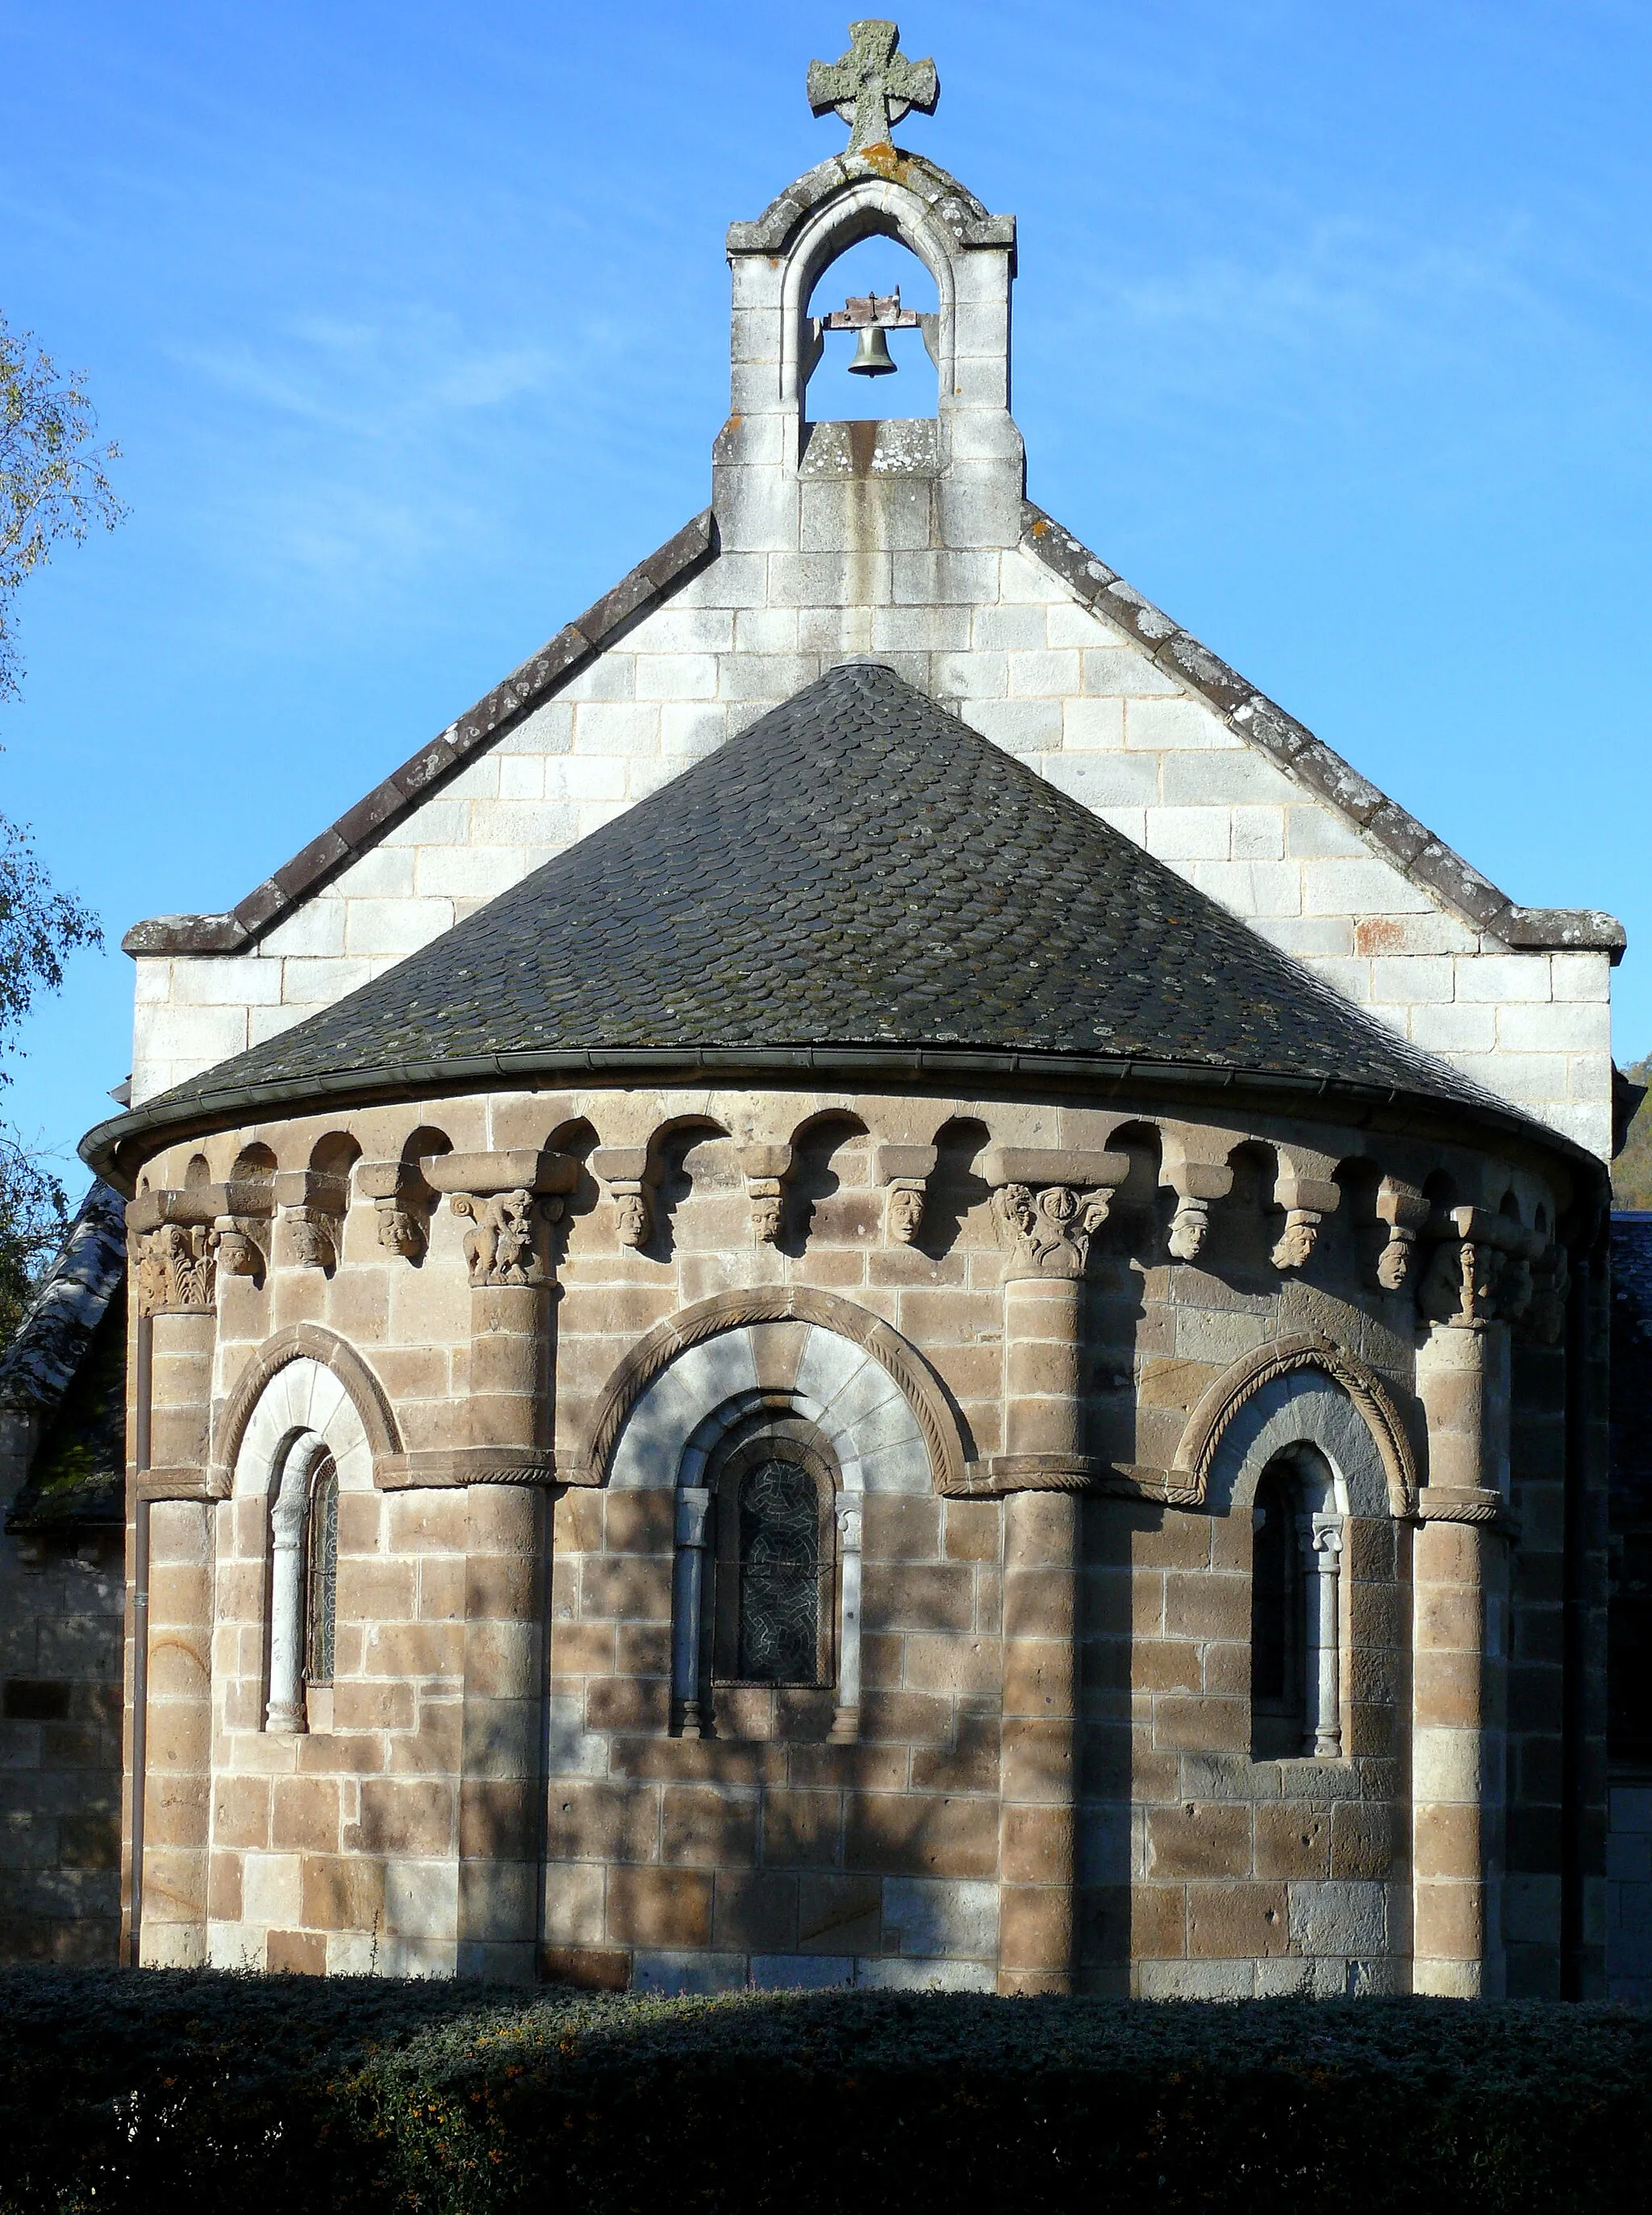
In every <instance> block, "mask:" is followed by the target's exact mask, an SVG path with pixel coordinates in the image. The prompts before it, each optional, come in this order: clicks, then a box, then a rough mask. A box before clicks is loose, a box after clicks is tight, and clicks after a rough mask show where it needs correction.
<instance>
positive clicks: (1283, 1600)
mask: <svg viewBox="0 0 1652 2215" xmlns="http://www.w3.org/2000/svg"><path fill="white" fill-rule="evenodd" d="M1251 1523H1252V1537H1251V1555H1250V1734H1251V1744H1250V1750H1251V1754H1252V1757H1253V1758H1255V1759H1256V1760H1259V1761H1262V1760H1280V1759H1284V1760H1290V1759H1293V1758H1300V1757H1303V1756H1307V1757H1310V1758H1318V1759H1321V1760H1323V1759H1326V1758H1335V1757H1337V1756H1339V1755H1340V1754H1341V1752H1342V1669H1341V1663H1340V1654H1339V1648H1340V1646H1341V1642H1342V1641H1341V1635H1340V1617H1341V1598H1340V1585H1341V1576H1340V1570H1341V1557H1342V1515H1341V1514H1340V1512H1338V1509H1337V1503H1336V1481H1335V1479H1334V1477H1333V1476H1332V1474H1331V1470H1330V1464H1329V1463H1327V1462H1326V1460H1325V1458H1324V1457H1323V1455H1322V1454H1321V1453H1319V1452H1318V1451H1317V1449H1316V1448H1314V1447H1313V1446H1311V1445H1306V1444H1302V1445H1295V1446H1292V1447H1289V1448H1287V1450H1286V1451H1284V1452H1282V1453H1280V1454H1277V1455H1275V1456H1274V1459H1273V1460H1272V1461H1270V1462H1269V1463H1268V1466H1267V1468H1266V1469H1265V1470H1263V1471H1262V1476H1261V1477H1260V1478H1259V1479H1258V1480H1257V1483H1256V1499H1255V1502H1254V1505H1253V1508H1252V1513H1251Z"/></svg>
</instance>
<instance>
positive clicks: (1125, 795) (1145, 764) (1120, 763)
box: [1038, 700, 1158, 814]
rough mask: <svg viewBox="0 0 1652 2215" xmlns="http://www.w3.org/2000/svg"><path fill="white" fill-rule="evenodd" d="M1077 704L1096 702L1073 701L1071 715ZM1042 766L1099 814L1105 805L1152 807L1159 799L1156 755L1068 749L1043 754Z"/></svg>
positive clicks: (1062, 787) (1051, 778)
mask: <svg viewBox="0 0 1652 2215" xmlns="http://www.w3.org/2000/svg"><path fill="white" fill-rule="evenodd" d="M1076 704H1078V705H1086V706H1090V705H1095V704H1096V703H1091V702H1085V703H1074V702H1073V701H1071V700H1069V701H1068V703H1067V709H1068V713H1069V715H1071V713H1072V709H1073V707H1074V706H1075V705H1076ZM1038 768H1039V770H1040V771H1041V774H1042V775H1043V776H1047V778H1048V779H1049V781H1050V782H1051V783H1052V784H1053V785H1055V786H1057V787H1058V788H1059V790H1061V791H1062V792H1067V793H1071V794H1072V797H1073V798H1074V799H1075V800H1081V801H1083V802H1084V806H1085V807H1089V808H1091V809H1093V810H1094V811H1095V812H1096V813H1097V814H1099V813H1101V811H1102V809H1103V808H1105V807H1139V808H1146V807H1151V806H1153V805H1154V804H1155V803H1156V802H1157V801H1158V758H1157V757H1156V756H1155V755H1152V754H1123V753H1116V754H1115V753H1082V754H1075V753H1072V752H1067V751H1064V752H1060V753H1055V754H1043V755H1041V756H1040V757H1039V761H1038Z"/></svg>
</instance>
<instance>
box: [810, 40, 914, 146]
mask: <svg viewBox="0 0 1652 2215" xmlns="http://www.w3.org/2000/svg"><path fill="white" fill-rule="evenodd" d="M899 46H900V26H899V24H896V23H888V22H885V21H882V20H881V18H877V17H874V18H871V19H869V21H866V22H863V23H851V25H850V27H849V52H847V53H846V54H844V56H843V57H842V58H840V59H839V60H838V61H835V62H811V63H810V64H809V65H808V104H809V106H810V107H812V108H813V109H814V113H815V114H817V115H824V114H826V110H827V109H828V108H829V107H835V108H836V109H837V111H838V114H839V115H841V116H842V118H843V120H844V122H845V123H847V124H849V125H850V126H851V130H850V133H849V151H850V152H851V154H859V153H861V152H863V150H865V149H866V148H867V147H868V146H887V144H889V142H890V137H891V134H892V132H894V127H895V126H896V124H897V123H899V122H900V119H901V117H902V116H903V115H904V114H906V110H907V109H908V108H909V107H916V108H917V109H918V111H919V112H920V113H921V114H924V115H933V114H934V113H935V103H936V102H937V101H938V100H939V99H940V97H941V80H940V78H939V77H937V75H936V73H935V64H934V63H933V62H932V61H930V60H928V59H925V60H924V61H921V62H909V61H908V60H907V58H906V55H905V54H903V53H900V52H898V51H897V49H898V47H899Z"/></svg>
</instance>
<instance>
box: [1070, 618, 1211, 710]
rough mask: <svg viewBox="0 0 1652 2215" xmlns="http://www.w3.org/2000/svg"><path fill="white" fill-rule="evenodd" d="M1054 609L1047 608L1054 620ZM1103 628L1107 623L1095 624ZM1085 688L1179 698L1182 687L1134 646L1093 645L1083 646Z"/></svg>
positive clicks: (1124, 695) (1105, 692)
mask: <svg viewBox="0 0 1652 2215" xmlns="http://www.w3.org/2000/svg"><path fill="white" fill-rule="evenodd" d="M1056 612H1057V611H1056V610H1055V609H1053V608H1052V609H1051V611H1050V615H1051V618H1052V620H1053V618H1054V617H1055V614H1056ZM1098 628H1099V629H1103V630H1105V629H1108V625H1106V624H1102V625H1099V626H1098ZM1084 690H1085V691H1086V692H1091V693H1095V694H1096V696H1108V695H1116V696H1118V697H1119V698H1121V699H1133V700H1151V699H1181V698H1182V697H1183V694H1182V687H1181V685H1179V684H1177V683H1176V679H1175V678H1173V677H1169V676H1167V675H1166V674H1165V672H1164V670H1162V669H1161V668H1160V667H1159V666H1158V663H1157V662H1156V661H1154V660H1151V658H1150V657H1149V656H1148V655H1147V654H1145V653H1143V652H1142V651H1141V649H1140V647H1135V646H1092V647H1085V649H1084Z"/></svg>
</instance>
